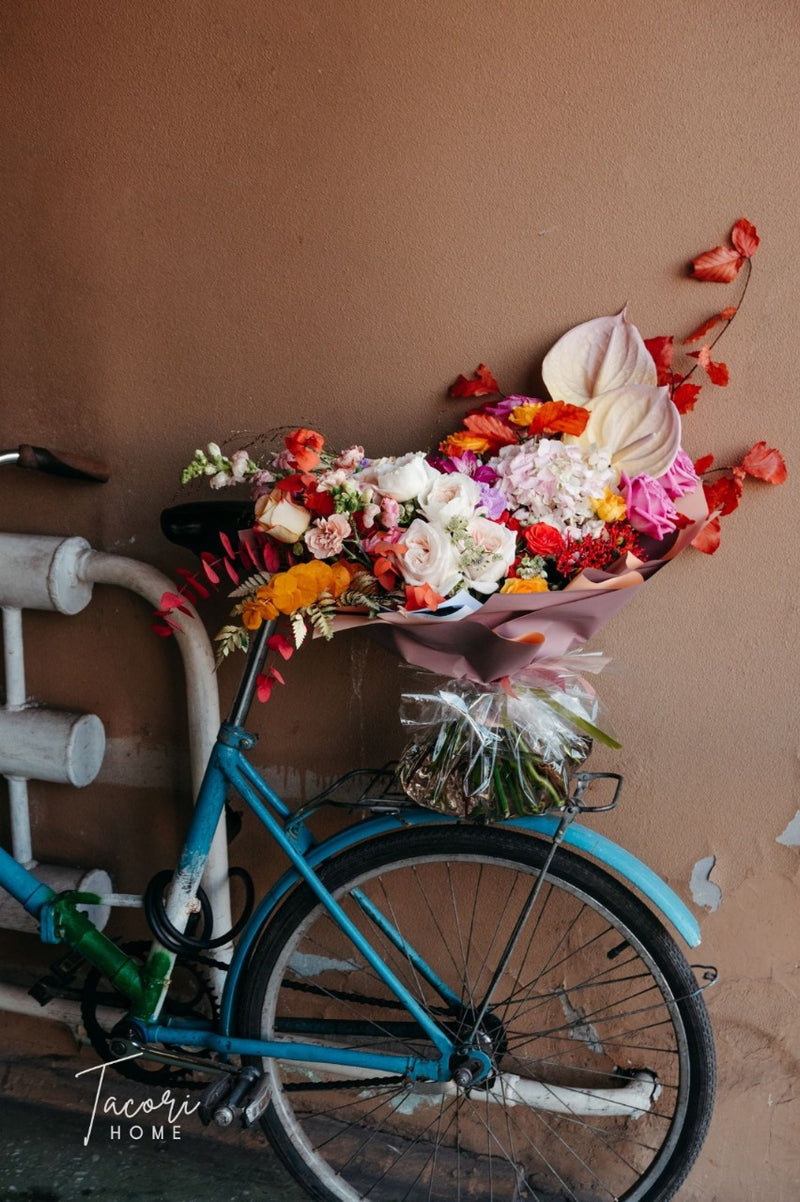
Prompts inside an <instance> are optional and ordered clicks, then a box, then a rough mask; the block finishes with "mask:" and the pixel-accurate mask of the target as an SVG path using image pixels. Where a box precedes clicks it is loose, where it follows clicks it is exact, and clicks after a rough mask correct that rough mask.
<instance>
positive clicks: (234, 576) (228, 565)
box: [222, 559, 239, 584]
mask: <svg viewBox="0 0 800 1202" xmlns="http://www.w3.org/2000/svg"><path fill="white" fill-rule="evenodd" d="M222 562H223V563H224V564H225V571H226V572H227V573H228V575H229V576H230V578H231V580H232V581H233V583H234V584H238V583H239V573H238V572H237V571H236V568H235V567H234V566H233V564H232V563H231V561H230V560H229V559H224V560H223V561H222Z"/></svg>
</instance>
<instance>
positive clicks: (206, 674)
mask: <svg viewBox="0 0 800 1202" xmlns="http://www.w3.org/2000/svg"><path fill="white" fill-rule="evenodd" d="M79 573H80V576H81V579H83V580H85V581H87V582H89V583H90V584H111V585H117V586H118V587H120V588H125V589H129V590H130V591H131V592H134V593H138V594H139V596H140V597H144V599H145V600H146V601H149V603H150V604H151V605H152V606H154V607H155V608H156V609H158V608H160V606H161V598H162V596H163V595H164V593H165V592H174V591H175V586H174V584H173V582H172V581H171V580H169V579H168V578H167V577H166V576H164V575H163V574H162V573H161V572H159V571H158V570H157V569H156V568H154V567H152V566H151V565H150V564H146V563H141V562H140V561H139V560H135V559H127V558H125V557H124V556H120V555H109V554H106V553H105V552H102V551H94V550H92V549H91V548H88V549H87V550H86V551H85V552H84V554H83V556H82V558H81V560H80V563H79ZM187 609H189V610H190V612H191V614H192V616H191V617H185V616H184V615H182V614H175V615H174V621H175V622H176V624H177V625H178V630H177V631H176V639H177V643H178V647H179V649H180V653H181V656H182V657H183V667H184V674H185V678H186V704H187V714H188V721H189V744H190V766H191V774H192V785H193V789H194V795H195V797H196V796H197V793H198V791H199V788H200V785H201V783H202V780H203V776H204V775H205V769H206V764H207V762H208V757H209V755H210V754H211V750H212V748H213V746H214V743H215V741H216V737H217V731H218V729H219V722H220V711H219V691H218V688H217V680H216V674H215V671H214V653H213V651H212V649H211V643H210V641H209V638H208V635H207V633H206V629H205V626H204V625H203V622H202V620H201V619H200V618H199V616H198V615H197V611H196V610H195V609H194V607H193V606H191V605H189V604H188V603H187ZM203 888H204V889H205V892H206V894H207V896H208V899H209V901H210V903H211V907H212V911H213V915H214V928H215V930H217V931H220V930H222V931H228V930H230V928H231V926H232V925H233V921H232V918H231V903H230V887H229V882H228V841H227V835H226V830H225V817H224V815H223V817H222V818H221V819H220V822H219V824H218V826H217V829H216V832H215V834H214V839H213V841H212V844H211V850H210V852H209V857H208V862H207V864H206V868H205V872H204V874H203ZM167 917H168V918H169V920H170V922H172V923H173V924H174V925H175V926H177V927H179V929H181V930H183V928H184V927H185V925H186V922H187V918H188V915H187V913H186V910H185V904H184V899H183V898H182V897H181V896H180V895H179V891H177V890H176V891H175V892H174V893H173V895H172V896H171V897H170V898H169V899H168V902H167ZM231 950H232V949H231V947H230V946H228V947H222V948H215V950H214V956H215V958H219V959H220V960H228V959H229V958H230V955H231ZM215 977H218V980H217V981H216V984H217V985H218V986H221V985H222V984H223V982H224V974H222V973H215Z"/></svg>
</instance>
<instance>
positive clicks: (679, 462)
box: [658, 450, 700, 501]
mask: <svg viewBox="0 0 800 1202" xmlns="http://www.w3.org/2000/svg"><path fill="white" fill-rule="evenodd" d="M658 483H659V484H660V485H661V487H662V488H663V489H664V492H665V493H666V494H667V496H668V497H671V498H672V500H673V501H675V500H677V498H678V497H683V496H685V495H686V493H687V492H694V490H695V489H696V488H697V486H698V484H699V483H700V477H699V476H698V475H697V472H696V471H695V470H694V464H693V463H692V461H691V459H690V458H689V456H688V455H687V454H686V452H685V451H683V450H681V451H678V454H677V455H676V456H675V460H674V462H673V464H672V467H671V468H670V469H669V471H668V472H665V473H664V475H663V476H659V477H658Z"/></svg>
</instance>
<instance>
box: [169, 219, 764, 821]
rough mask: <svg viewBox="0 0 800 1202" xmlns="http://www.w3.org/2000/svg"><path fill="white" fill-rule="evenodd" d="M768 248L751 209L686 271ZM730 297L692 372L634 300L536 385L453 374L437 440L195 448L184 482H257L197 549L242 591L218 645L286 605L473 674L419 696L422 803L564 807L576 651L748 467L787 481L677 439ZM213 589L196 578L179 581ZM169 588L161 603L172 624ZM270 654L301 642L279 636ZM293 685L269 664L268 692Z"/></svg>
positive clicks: (573, 735)
mask: <svg viewBox="0 0 800 1202" xmlns="http://www.w3.org/2000/svg"><path fill="white" fill-rule="evenodd" d="M757 246H758V235H757V233H756V231H755V229H754V227H753V226H752V225H750V223H749V222H747V221H745V220H744V219H742V220H741V221H739V222H737V224H736V226H734V229H733V231H732V234H731V245H730V246H727V247H716V248H715V249H714V250H712V251H709V252H707V253H706V254H705V255H701V256H700V257H699V258H698V259H696V260H694V264H693V268H694V274H695V276H696V277H697V278H700V279H706V280H712V281H717V282H728V281H730V280H732V279H733V278H734V277H735V276H736V275H737V274H738V272H739V270H740V269H741V267H742V266H744V265H746V268H747V273H746V277H745V288H746V285H747V281H748V280H749V275H750V269H751V258H752V255H753V253H754V252H755V249H756V247H757ZM743 295H744V290H743V291H742V296H743ZM739 303H741V298H740V302H739ZM737 311H738V305H734V306H730V307H728V308H726V309H723V310H722V311H721V312H719V313H716V314H714V316H713V317H711V318H710V319H709V320H708V321H707V322H705V323H704V324H703V325H702V326H701V327H700V328H699V329H698V330H696V331H694V333H693V334H691V335H690V336H689V338H688V339H685V340H684V343H685V344H687V345H692V344H694V343H698V342H700V343H701V344H702V345H701V347H700V349H699V350H698V351H693V352H686V353H687V356H691V357H693V358H694V359H695V362H694V364H693V365H692V366H691V368H689V369H688V370H687V371H686V372H685V373H684V374H681V373H679V372H678V371H676V370H675V361H674V359H675V350H676V347H675V341H674V339H672V338H656V339H651V340H649V341H645V340H644V339H643V338H642V336H641V334H640V333H639V331H638V330H637V329H636V327H635V326H634V325H633V324H632V322H631V321H630V319H629V317H628V314H627V312H626V311H625V310H623V311H622V312H621V313H618V314H617V315H616V316H610V317H599V318H595V319H594V320H591V321H587V322H584V323H583V324H581V325H579V326H576V327H575V328H574V329H571V330H569V331H568V332H567V333H566V334H565V335H564V336H563V337H562V338H560V339H559V340H558V342H557V343H556V344H555V345H554V346H553V348H552V349H551V350H550V351H549V353H548V354H547V355H546V356H545V358H544V361H543V364H542V378H543V381H544V384H545V386H546V388H547V391H548V393H549V397H546V398H544V399H540V398H533V397H527V396H521V395H515V394H514V395H504V394H503V393H502V392H501V390H500V388H499V386H498V384H497V382H496V380H495V378H494V376H493V374H492V373H491V372H490V371H489V369H488V368H487V367H486V366H485V365H483V364H481V366H480V367H479V368H478V369H477V372H476V373H475V374H474V376H473V377H472V378H469V379H468V378H466V377H465V376H459V377H458V379H457V380H456V382H455V384H454V385H452V386H451V388H450V395H451V396H452V397H455V398H469V399H470V400H472V401H475V402H480V403H478V404H477V405H476V407H474V408H472V409H470V410H469V411H468V412H467V413H466V415H465V416H464V417H463V420H462V422H461V425H460V428H459V429H457V430H456V431H455V432H453V433H452V434H450V435H449V436H448V437H447V438H446V439H445V440H444V441H443V442H442V443H441V444H440V445H439V446H438V447H437V448H436V449H435V450H432V451H430V450H429V451H426V450H415V451H411V452H408V453H405V454H401V455H396V456H389V457H383V458H371V457H370V456H368V455H367V454H366V453H365V450H364V448H363V447H362V446H351V447H347V448H345V449H343V450H341V451H338V452H331V451H330V450H329V449H328V447H327V444H326V441H325V439H324V438H323V436H322V435H321V434H320V433H318V432H317V431H316V430H312V429H307V428H299V429H296V430H293V431H292V432H291V433H289V434H288V436H286V437H285V438H284V440H283V446H282V447H281V448H280V449H279V450H278V451H277V452H276V453H274V454H271V455H269V456H268V457H267V458H266V459H264V460H262V461H256V460H255V459H253V458H251V456H250V453H249V452H248V451H247V450H237V451H235V452H233V453H232V454H229V455H228V454H223V452H222V451H221V449H220V447H219V445H218V444H216V443H211V444H209V445H208V447H207V449H206V450H204V451H203V450H198V451H197V452H196V453H195V456H194V458H193V459H192V461H191V463H190V464H189V465H188V467H187V468H186V469H185V470H184V473H183V480H184V482H187V481H189V480H193V479H195V478H197V477H203V478H205V479H207V480H208V481H209V482H210V484H211V486H212V488H222V487H225V486H228V485H233V484H247V485H249V486H250V487H251V489H252V494H253V498H254V525H253V528H252V530H250V531H248V532H247V533H246V534H245V535H243V536H242V537H241V539H240V543H239V546H238V547H233V546H232V545H231V542H230V540H229V539H228V538H225V537H224V536H222V537H223V553H222V554H221V555H220V556H216V557H215V556H214V555H213V553H211V552H207V553H205V554H204V555H203V565H204V568H205V571H206V575H207V576H208V578H209V579H210V580H212V582H215V581H217V580H218V579H219V574H220V573H219V568H220V564H222V565H224V568H225V570H226V571H227V573H228V575H229V576H230V577H231V579H232V580H233V582H234V584H235V588H234V591H233V594H232V595H233V597H234V599H235V602H236V603H235V606H234V609H233V612H232V617H233V618H234V619H235V621H234V622H232V623H230V624H228V625H227V626H225V627H224V628H223V630H222V631H221V632H220V634H219V635H218V636H217V641H218V649H219V655H220V657H224V656H225V655H226V654H228V653H229V652H230V651H232V650H234V649H246V647H247V645H248V641H249V635H250V632H252V631H254V630H256V629H258V627H259V626H260V625H261V624H262V622H264V621H269V620H272V619H276V618H279V617H281V616H284V617H285V618H286V619H288V621H289V623H290V625H291V629H292V632H293V635H294V638H293V643H294V646H299V645H300V644H301V643H302V642H303V640H304V638H305V637H306V634H307V633H308V632H309V631H312V632H313V633H314V634H316V635H321V636H323V637H325V638H330V637H332V635H333V634H334V632H335V631H336V630H338V629H343V628H346V627H351V626H355V625H359V626H366V627H367V628H368V629H370V630H371V631H372V632H373V633H374V634H376V635H377V637H378V638H379V639H381V640H382V641H383V642H384V643H385V644H387V645H389V646H390V647H392V648H394V649H395V650H396V651H397V652H399V654H400V655H401V656H402V657H403V658H404V659H406V660H408V661H409V662H410V663H412V664H415V665H417V666H419V667H422V668H426V669H429V670H431V671H433V672H436V673H438V674H439V675H443V676H446V677H448V678H450V679H451V680H455V681H457V682H460V683H458V684H455V685H453V684H451V685H449V686H447V687H446V688H443V689H439V690H438V691H436V692H433V693H430V694H423V695H416V704H417V714H416V717H412V718H410V719H409V721H410V722H411V723H412V724H413V725H414V726H415V729H416V734H417V737H416V738H415V740H414V742H413V743H412V746H411V749H410V750H409V752H408V754H407V756H406V757H404V761H403V767H402V772H401V778H402V779H403V780H404V783H405V786H406V788H407V790H408V791H409V793H410V794H411V795H412V796H415V795H416V799H417V800H423V798H427V799H428V801H429V803H430V804H435V805H437V806H440V807H441V808H446V809H449V810H451V811H453V810H457V811H458V812H461V813H469V812H472V811H476V812H481V813H484V814H490V815H491V814H495V813H506V812H508V811H509V809H518V810H519V809H522V810H525V811H526V812H530V811H531V810H535V809H540V808H544V807H547V806H551V805H558V804H563V801H564V799H565V797H566V796H567V791H568V784H567V781H566V775H567V772H568V769H569V768H570V767H571V766H572V765H573V764H574V763H576V762H579V761H580V759H582V758H583V756H584V755H585V753H586V751H587V749H588V744H589V741H590V740H591V739H592V738H597V737H602V738H607V736H605V735H603V732H602V731H601V730H600V728H599V727H598V726H597V725H596V720H595V719H596V699H595V696H594V691H593V690H592V689H591V688H590V687H589V686H588V685H587V684H586V681H585V677H584V675H583V673H582V671H580V670H576V667H575V663H574V653H575V651H576V649H577V648H578V647H580V646H581V644H583V643H584V642H585V641H586V640H587V639H588V638H589V637H590V636H591V635H592V634H593V633H594V632H595V630H596V629H598V628H599V626H600V625H602V624H603V623H604V622H605V621H607V620H608V618H609V617H610V616H611V615H612V614H614V613H615V612H616V611H617V609H619V608H620V607H621V606H622V604H624V602H625V601H627V600H628V599H629V598H630V597H631V596H632V595H633V593H634V592H636V591H637V588H638V586H640V585H641V584H642V583H643V581H644V580H645V579H646V578H647V577H648V576H649V575H651V574H652V573H653V572H655V571H657V570H658V569H659V568H660V567H662V566H663V565H664V564H665V563H666V562H668V561H669V560H670V559H672V558H674V557H675V555H677V554H678V553H679V552H680V551H681V550H683V549H684V548H685V547H687V546H688V545H689V544H692V543H693V544H694V545H695V546H697V547H699V548H700V549H701V550H704V551H706V552H711V551H713V550H715V549H716V545H717V542H718V531H719V517H720V516H721V515H723V514H726V513H729V512H731V510H732V509H733V508H735V506H736V504H737V503H738V499H739V495H740V493H741V489H742V482H743V480H744V478H745V477H746V476H752V477H756V478H759V479H762V480H767V481H769V482H771V483H779V482H781V480H782V479H783V478H784V477H785V467H784V466H783V461H782V459H781V457H780V455H779V454H778V452H777V451H774V450H772V449H770V448H768V447H767V446H766V444H765V443H757V444H756V445H755V446H754V447H753V448H752V449H751V450H750V451H749V452H748V453H747V454H746V455H745V456H744V457H743V459H742V460H741V462H740V463H738V464H736V465H735V466H732V467H729V468H724V469H714V468H713V466H712V463H713V461H712V459H711V457H709V456H707V457H705V458H704V459H703V460H700V461H697V462H695V463H693V462H692V460H691V459H690V457H689V456H688V455H687V453H686V452H685V451H684V449H683V447H682V441H681V440H682V434H681V417H682V415H683V414H685V413H686V412H688V411H689V410H690V409H691V408H692V407H693V406H694V404H695V403H696V400H697V396H698V394H699V392H700V385H699V384H698V383H696V382H694V381H693V379H692V377H693V375H694V373H695V372H696V371H697V370H698V369H702V370H703V371H704V372H705V374H706V376H707V377H708V379H709V380H710V381H711V382H712V383H714V384H716V385H724V384H725V383H727V377H728V371H727V368H726V366H725V365H724V364H722V363H719V362H715V361H714V360H713V359H712V355H711V348H712V347H713V345H714V343H715V342H716V340H717V339H718V337H719V336H720V334H721V333H722V332H724V330H725V329H726V328H727V326H728V325H729V324H730V322H731V321H732V320H733V318H734V316H735V315H736V313H737ZM712 331H716V336H715V338H714V339H713V341H708V340H707V335H709V334H710V333H711V332H712ZM704 476H705V479H704V478H703V477H704ZM198 586H199V588H198ZM203 587H204V586H203V585H202V583H201V582H200V581H198V580H197V578H196V577H195V578H193V577H190V576H188V575H187V577H186V579H185V585H184V591H188V592H189V594H190V595H192V592H191V590H192V589H193V588H194V589H195V591H196V592H198V593H199V592H202V590H203ZM176 601H180V598H176V597H175V596H174V595H168V596H167V597H166V598H165V601H164V603H163V607H162V611H161V613H160V615H159V617H160V625H161V627H162V632H165V631H166V630H168V629H169V612H170V610H171V609H172V608H174V607H175V602H176ZM272 646H273V647H274V648H275V649H277V650H278V651H279V652H280V653H281V654H283V655H284V656H286V657H288V655H289V654H291V652H292V650H293V649H294V648H293V647H292V643H291V642H289V640H287V639H286V638H284V637H283V636H280V635H276V636H275V637H274V640H273V643H272ZM281 680H282V678H281V676H280V673H279V672H278V670H277V669H276V668H271V669H269V671H268V672H266V673H265V674H264V675H263V677H262V678H261V680H260V683H259V692H260V695H261V696H262V697H266V696H268V695H269V692H270V690H271V688H272V685H273V683H274V682H275V681H281Z"/></svg>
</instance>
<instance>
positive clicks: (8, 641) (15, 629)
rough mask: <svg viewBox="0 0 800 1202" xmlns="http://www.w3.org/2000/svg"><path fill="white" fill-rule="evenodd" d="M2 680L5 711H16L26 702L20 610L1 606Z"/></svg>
mask: <svg viewBox="0 0 800 1202" xmlns="http://www.w3.org/2000/svg"><path fill="white" fill-rule="evenodd" d="M3 679H4V684H5V692H6V700H5V707H6V709H17V708H19V707H21V706H23V705H24V704H25V702H26V700H27V696H26V692H25V657H24V654H23V645H22V610H20V609H12V608H11V607H10V606H3Z"/></svg>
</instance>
